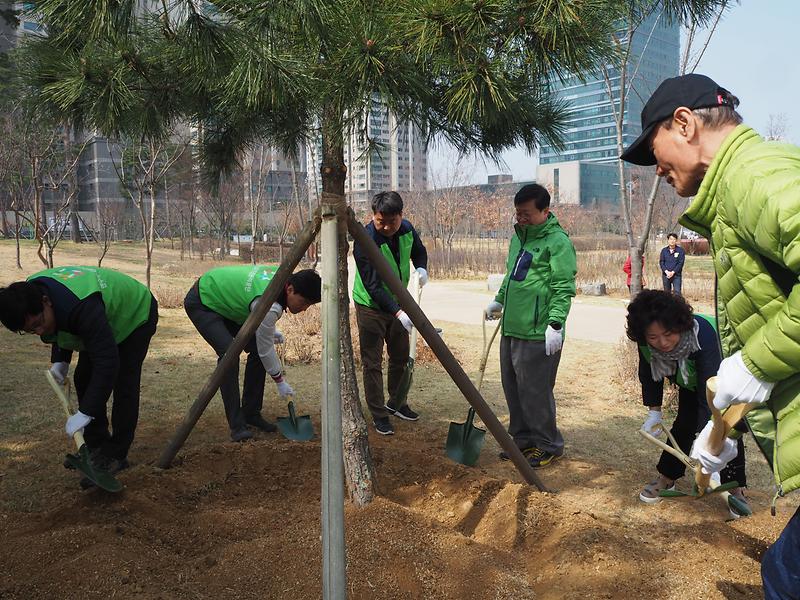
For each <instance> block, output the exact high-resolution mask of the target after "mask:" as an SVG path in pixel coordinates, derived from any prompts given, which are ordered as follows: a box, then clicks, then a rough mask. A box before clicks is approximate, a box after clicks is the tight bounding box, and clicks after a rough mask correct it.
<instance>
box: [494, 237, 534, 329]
mask: <svg viewBox="0 0 800 600" xmlns="http://www.w3.org/2000/svg"><path fill="white" fill-rule="evenodd" d="M523 231H524V230H523ZM517 237H519V234H517ZM527 237H528V232H527V231H525V238H527ZM524 250H525V239H521V240H520V246H519V254H518V255H517V260H516V261H514V269H513V270H512V271H511V275H513V274H514V273H515V272H516V270H517V266H518V265H519V261H520V259H521V258H522V252H523V251H524ZM513 282H514V279H513V278H512V277H511V276H509V278H508V287H507V288H506V302H505V306H508V305H509V300H510V297H511V284H512V283H513ZM507 313H508V311H507V310H503V315H502V316H501V317H500V322H501V324H502V331H501V332H500V333H501V335H505V329H506V314H507Z"/></svg>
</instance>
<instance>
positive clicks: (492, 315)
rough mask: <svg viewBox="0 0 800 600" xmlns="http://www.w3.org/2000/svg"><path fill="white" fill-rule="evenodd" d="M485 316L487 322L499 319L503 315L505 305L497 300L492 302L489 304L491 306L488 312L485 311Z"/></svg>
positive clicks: (487, 308) (487, 309) (488, 307)
mask: <svg viewBox="0 0 800 600" xmlns="http://www.w3.org/2000/svg"><path fill="white" fill-rule="evenodd" d="M483 314H484V316H485V317H486V320H487V321H494V320H495V319H499V318H500V317H501V316H502V314H503V305H502V304H500V303H499V302H497V301H495V300H492V301H491V302H489V306H487V307H486V310H484V311H483Z"/></svg>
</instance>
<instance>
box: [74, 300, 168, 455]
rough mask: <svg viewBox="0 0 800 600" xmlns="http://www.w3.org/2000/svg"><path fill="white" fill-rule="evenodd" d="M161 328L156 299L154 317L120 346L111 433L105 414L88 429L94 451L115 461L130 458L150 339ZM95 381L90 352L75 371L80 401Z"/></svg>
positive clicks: (88, 442) (86, 433)
mask: <svg viewBox="0 0 800 600" xmlns="http://www.w3.org/2000/svg"><path fill="white" fill-rule="evenodd" d="M157 324H158V303H157V302H156V299H155V298H153V299H152V301H151V303H150V315H149V316H148V319H147V321H146V322H145V323H143V324H142V325H140V326H139V327H137V328H136V329H134V330H133V332H132V333H131V334H130V335H129V336H128V337H127V338H125V340H123V341H122V343H121V344H119V345H118V346H117V350H118V352H119V372H118V373H117V380H116V381H115V382H114V403H113V404H112V406H111V431H109V429H108V416H107V415H106V414H105V413H104V414H103V415H102V416H101V417H96V418H94V419H92V421H91V422H90V423H89V424H88V425H87V426H86V427H85V428H84V430H83V437H84V439H85V440H86V445H87V446H89V447H90V448H99V449H100V452H102V453H103V454H105V455H106V456H109V457H111V458H117V459H123V458H126V457H127V456H128V450H130V447H131V444H133V437H134V435H135V434H136V425H137V423H138V422H139V393H140V387H141V380H142V363H143V362H144V359H145V357H146V356H147V350H148V349H149V348H150V339H151V338H152V337H153V334H154V333H155V332H156V325H157ZM91 377H92V361H91V359H90V358H89V354H88V353H87V352H81V353H79V354H78V364H77V366H76V367H75V374H74V379H75V391H76V393H77V394H78V398H80V397H81V396H83V394H84V392H85V391H86V388H87V387H88V385H89V380H90V379H91Z"/></svg>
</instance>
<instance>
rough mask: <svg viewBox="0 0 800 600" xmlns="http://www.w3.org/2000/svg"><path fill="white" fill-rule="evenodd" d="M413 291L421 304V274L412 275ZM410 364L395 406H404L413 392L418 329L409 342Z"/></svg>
mask: <svg viewBox="0 0 800 600" xmlns="http://www.w3.org/2000/svg"><path fill="white" fill-rule="evenodd" d="M411 289H412V293H413V295H414V297H415V298H416V299H417V304H419V301H420V299H421V298H422V288H421V287H420V285H419V274H418V273H417V272H416V271H414V273H412V274H411ZM409 346H410V347H409V352H408V363H406V368H405V370H404V371H403V375H402V376H401V377H400V383H399V384H398V386H397V395H396V399H395V406H403V405H405V403H406V401H407V400H408V392H409V391H410V390H411V382H412V380H413V379H414V362H415V361H416V359H417V328H416V327H412V328H411V339H410V340H409Z"/></svg>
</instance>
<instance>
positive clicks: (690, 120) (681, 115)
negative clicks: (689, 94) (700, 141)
mask: <svg viewBox="0 0 800 600" xmlns="http://www.w3.org/2000/svg"><path fill="white" fill-rule="evenodd" d="M672 127H673V129H675V130H676V131H677V133H678V135H681V136H683V137H685V138H686V139H687V141H688V140H691V139H692V138H694V136H695V133H696V131H697V117H695V115H694V113H693V112H692V110H691V109H690V108H686V107H685V106H679V107H678V108H676V109H675V112H674V113H672Z"/></svg>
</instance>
